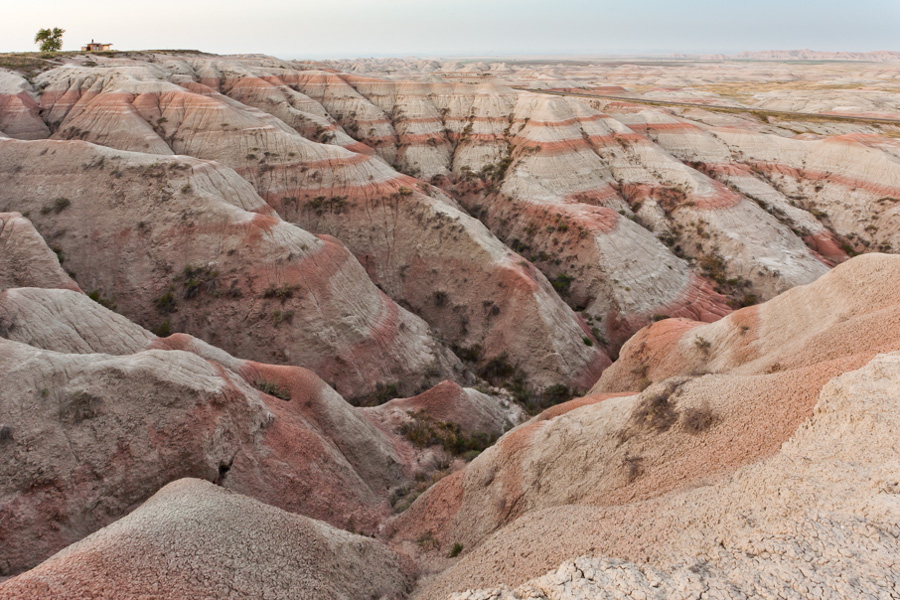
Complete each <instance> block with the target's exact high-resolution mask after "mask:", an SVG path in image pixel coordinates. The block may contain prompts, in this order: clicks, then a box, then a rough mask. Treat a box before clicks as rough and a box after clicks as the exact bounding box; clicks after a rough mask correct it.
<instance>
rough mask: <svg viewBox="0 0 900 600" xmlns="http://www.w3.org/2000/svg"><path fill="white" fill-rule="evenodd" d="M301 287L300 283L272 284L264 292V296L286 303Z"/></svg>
mask: <svg viewBox="0 0 900 600" xmlns="http://www.w3.org/2000/svg"><path fill="white" fill-rule="evenodd" d="M299 289H300V286H299V285H287V284H284V285H279V286H275V285H270V286H269V287H268V288H266V291H265V292H263V298H268V299H275V300H281V303H282V304H284V303H285V302H287V301H288V300H289V299H291V298H293V297H294V292H296V291H297V290H299Z"/></svg>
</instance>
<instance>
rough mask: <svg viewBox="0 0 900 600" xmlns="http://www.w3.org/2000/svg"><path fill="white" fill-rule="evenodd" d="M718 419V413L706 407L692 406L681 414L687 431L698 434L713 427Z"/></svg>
mask: <svg viewBox="0 0 900 600" xmlns="http://www.w3.org/2000/svg"><path fill="white" fill-rule="evenodd" d="M715 421H716V415H715V413H713V411H712V410H710V409H709V408H706V407H702V408H696V407H691V408H687V409H685V410H684V412H683V413H682V414H681V422H682V425H683V426H684V429H685V431H687V432H688V433H691V434H698V433H701V432H703V431H706V430H707V429H709V428H710V427H712V425H713V423H715Z"/></svg>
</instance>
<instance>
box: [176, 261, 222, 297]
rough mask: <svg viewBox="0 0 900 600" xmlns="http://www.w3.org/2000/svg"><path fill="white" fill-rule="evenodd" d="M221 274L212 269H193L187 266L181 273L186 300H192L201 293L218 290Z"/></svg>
mask: <svg viewBox="0 0 900 600" xmlns="http://www.w3.org/2000/svg"><path fill="white" fill-rule="evenodd" d="M218 276H219V272H218V271H216V270H215V269H212V268H210V267H193V266H191V265H187V266H186V267H184V271H182V272H181V277H182V280H183V281H182V283H183V285H184V298H185V299H186V300H190V299H191V298H195V297H196V296H198V295H199V294H200V292H205V291H212V290H215V289H216V285H217V284H216V278H217V277H218Z"/></svg>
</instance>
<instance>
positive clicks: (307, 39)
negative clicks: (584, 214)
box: [0, 0, 900, 59]
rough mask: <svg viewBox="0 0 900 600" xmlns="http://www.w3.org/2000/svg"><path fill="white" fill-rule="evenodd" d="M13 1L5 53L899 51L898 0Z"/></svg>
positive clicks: (4, 26) (4, 23) (3, 34)
mask: <svg viewBox="0 0 900 600" xmlns="http://www.w3.org/2000/svg"><path fill="white" fill-rule="evenodd" d="M0 3H3V4H5V3H9V4H10V5H12V4H14V6H15V8H9V7H7V10H4V11H2V12H3V18H2V20H0V51H6V52H12V51H29V50H35V49H36V48H37V46H36V45H35V44H34V34H35V33H36V32H37V30H38V29H41V28H43V27H48V28H49V27H61V28H63V29H65V30H66V34H65V36H64V37H63V49H64V50H79V49H80V47H81V45H82V44H84V43H86V42H88V41H90V40H91V39H95V40H97V41H98V42H112V43H113V48H114V49H118V50H141V49H158V48H172V49H198V50H204V51H206V52H214V53H220V54H227V53H264V54H270V55H274V56H278V57H281V58H313V59H320V58H353V57H367V56H410V55H415V56H423V57H433V56H454V57H461V56H522V55H592V54H593V55H598V54H665V53H670V52H686V53H734V52H740V51H743V50H772V49H779V50H786V49H800V48H809V49H813V50H831V51H870V50H900V0H852V1H851V0H841V1H837V0H816V1H813V0H743V1H735V0H615V1H611V0H517V1H511V0H321V1H315V2H313V1H309V0H215V1H213V0H152V1H146V0H142V1H140V2H138V1H134V0H115V1H110V0H42V1H41V2H21V1H19V0H0Z"/></svg>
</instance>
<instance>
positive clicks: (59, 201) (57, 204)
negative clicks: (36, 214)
mask: <svg viewBox="0 0 900 600" xmlns="http://www.w3.org/2000/svg"><path fill="white" fill-rule="evenodd" d="M71 204H72V202H71V201H70V200H69V199H68V198H56V199H55V200H53V202H52V203H51V204H46V205H44V207H43V208H41V214H42V215H47V214H50V213H51V212H52V213H54V214H57V215H58V214H59V213H61V212H62V211H64V210H66V209H67V208H69V206H70V205H71Z"/></svg>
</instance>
